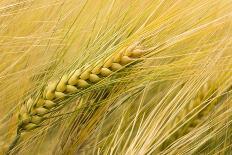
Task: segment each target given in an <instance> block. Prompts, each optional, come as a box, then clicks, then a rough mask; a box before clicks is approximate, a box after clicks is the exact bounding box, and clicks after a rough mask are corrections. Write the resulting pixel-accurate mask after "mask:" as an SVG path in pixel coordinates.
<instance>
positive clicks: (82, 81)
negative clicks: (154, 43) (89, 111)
mask: <svg viewBox="0 0 232 155" xmlns="http://www.w3.org/2000/svg"><path fill="white" fill-rule="evenodd" d="M146 51H148V50H144V49H142V46H141V45H140V42H136V43H134V44H132V45H130V46H128V47H126V48H123V49H122V50H120V51H119V52H117V53H114V54H113V55H111V56H110V57H109V58H107V59H105V60H103V61H100V62H98V64H97V65H93V66H89V67H86V68H83V69H75V70H73V71H71V72H70V73H69V74H65V75H63V76H62V77H61V78H60V79H59V80H54V81H52V82H49V83H48V84H47V86H46V87H45V88H44V89H43V91H42V93H41V95H39V96H38V97H36V98H33V97H30V98H29V99H28V100H27V101H26V102H24V103H23V104H22V107H21V109H20V112H19V115H18V119H19V123H18V128H17V136H16V139H15V140H14V142H12V144H11V146H10V147H9V151H10V150H12V149H13V147H14V146H15V145H16V143H17V141H18V139H19V137H20V134H21V133H23V132H27V131H30V130H33V129H35V128H38V127H40V125H41V123H42V122H43V121H44V120H46V118H45V116H46V115H48V114H49V113H50V112H51V111H54V109H55V108H56V107H58V106H59V104H58V102H59V101H62V100H65V99H67V98H68V97H69V95H70V94H73V93H77V92H79V91H81V90H84V89H86V88H88V87H90V86H92V85H94V84H96V83H98V82H100V81H102V80H104V79H105V78H107V77H109V76H111V75H112V74H113V73H115V72H117V71H119V70H121V69H123V68H125V67H127V65H128V64H131V63H133V62H135V61H136V60H138V59H139V58H140V57H141V56H142V55H144V54H145V52H146ZM9 151H8V152H9Z"/></svg>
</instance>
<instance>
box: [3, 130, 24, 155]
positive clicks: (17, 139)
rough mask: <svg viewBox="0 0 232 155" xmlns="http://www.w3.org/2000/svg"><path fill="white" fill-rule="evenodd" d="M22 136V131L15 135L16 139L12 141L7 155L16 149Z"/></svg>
mask: <svg viewBox="0 0 232 155" xmlns="http://www.w3.org/2000/svg"><path fill="white" fill-rule="evenodd" d="M20 136H21V133H20V132H17V135H16V136H15V138H14V140H13V141H12V142H11V144H10V146H9V148H8V150H7V152H6V155H9V154H10V153H11V151H12V150H13V149H14V147H15V146H16V145H17V143H18V141H19V139H20Z"/></svg>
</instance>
